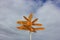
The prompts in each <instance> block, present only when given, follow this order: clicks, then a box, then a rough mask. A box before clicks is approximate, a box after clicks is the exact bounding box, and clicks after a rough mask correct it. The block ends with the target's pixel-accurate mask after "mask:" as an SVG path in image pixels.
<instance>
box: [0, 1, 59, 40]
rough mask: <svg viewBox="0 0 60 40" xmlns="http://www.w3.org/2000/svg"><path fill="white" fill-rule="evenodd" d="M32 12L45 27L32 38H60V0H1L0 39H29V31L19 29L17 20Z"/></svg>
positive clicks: (33, 39)
mask: <svg viewBox="0 0 60 40" xmlns="http://www.w3.org/2000/svg"><path fill="white" fill-rule="evenodd" d="M31 12H32V13H33V15H34V16H33V18H39V20H38V23H42V24H43V26H42V27H44V28H45V30H43V31H42V30H41V31H37V32H36V33H33V34H32V40H60V0H38V1H37V0H0V40H29V32H28V31H23V30H18V29H17V28H16V27H17V26H20V25H18V24H17V23H16V22H17V21H18V20H24V18H23V16H24V15H25V16H28V15H29V14H30V13H31Z"/></svg>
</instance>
